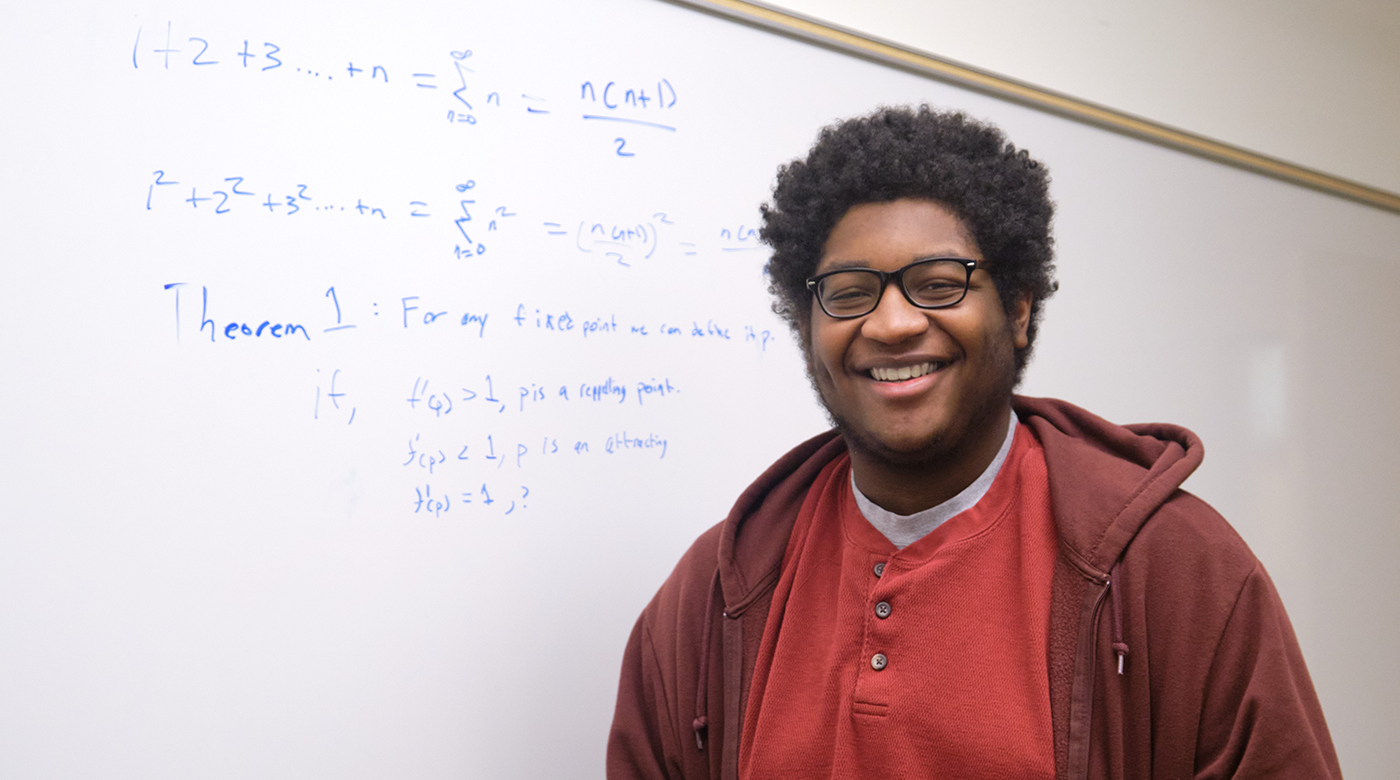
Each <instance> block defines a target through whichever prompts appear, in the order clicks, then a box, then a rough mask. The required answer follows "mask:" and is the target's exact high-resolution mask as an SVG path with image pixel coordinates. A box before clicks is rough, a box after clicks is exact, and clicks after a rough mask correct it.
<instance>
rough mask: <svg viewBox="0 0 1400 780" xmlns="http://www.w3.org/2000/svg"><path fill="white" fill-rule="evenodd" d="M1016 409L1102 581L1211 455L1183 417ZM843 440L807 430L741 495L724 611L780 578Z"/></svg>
mask: <svg viewBox="0 0 1400 780" xmlns="http://www.w3.org/2000/svg"><path fill="white" fill-rule="evenodd" d="M1012 408H1013V409H1014V410H1015V412H1016V415H1017V417H1018V418H1019V419H1020V421H1021V422H1022V423H1023V424H1025V425H1026V426H1028V427H1029V428H1030V429H1031V431H1032V432H1033V433H1034V434H1035V435H1036V438H1038V439H1039V440H1040V444H1041V446H1042V447H1043V448H1044V450H1045V460H1046V465H1047V468H1048V474H1049V479H1050V502H1051V507H1052V510H1053V512H1054V517H1055V525H1056V528H1057V529H1058V533H1059V536H1060V546H1061V549H1062V550H1063V552H1064V554H1065V557H1066V559H1067V560H1068V561H1069V562H1070V563H1071V565H1073V566H1074V567H1075V568H1077V569H1078V570H1079V571H1080V572H1081V573H1082V574H1084V575H1085V576H1086V577H1089V578H1091V579H1094V580H1096V581H1100V582H1103V581H1106V580H1107V579H1108V576H1109V572H1110V571H1111V570H1112V569H1113V566H1114V564H1115V563H1116V562H1117V561H1118V559H1119V557H1121V556H1122V554H1123V551H1124V550H1125V549H1127V546H1128V544H1129V543H1130V542H1131V541H1132V540H1133V537H1134V536H1136V535H1137V533H1138V531H1139V530H1140V529H1141V528H1142V526H1143V524H1144V523H1145V522H1147V520H1148V518H1150V517H1151V516H1152V514H1153V512H1155V511H1156V509H1157V508H1158V507H1159V506H1160V505H1161V504H1162V503H1163V502H1165V501H1166V500H1167V499H1168V498H1169V497H1170V496H1171V495H1172V493H1173V492H1174V491H1176V490H1177V489H1178V488H1179V487H1180V486H1181V483H1182V482H1183V481H1185V479H1186V478H1187V477H1188V476H1190V475H1191V473H1192V472H1193V471H1195V470H1196V467H1197V466H1199V465H1200V463H1201V459H1202V457H1203V456H1204V450H1203V448H1202V445H1201V441H1200V439H1198V438H1197V437H1196V435H1195V434H1194V433H1192V432H1191V431H1189V430H1187V429H1185V428H1182V427H1180V426H1176V425H1168V424H1165V423H1145V424H1137V425H1127V426H1121V425H1115V424H1113V423H1110V422H1108V421H1107V420H1104V419H1103V418H1101V417H1098V416H1096V415H1094V414H1091V413H1089V412H1087V411H1085V410H1083V409H1080V408H1079V407H1077V406H1074V405H1073V404H1069V403H1066V402H1064V401H1059V400H1055V399H1050V398H1030V397H1024V396H1015V397H1014V398H1013V399H1012ZM845 448H846V447H845V442H844V441H843V440H842V439H841V437H840V435H839V434H838V433H837V432H836V431H827V432H826V433H823V434H821V435H819V436H816V437H814V438H812V439H809V440H808V441H805V442H803V443H802V444H800V445H798V446H797V447H795V448H794V449H793V450H792V451H790V452H788V453H787V454H786V455H784V456H783V457H782V458H780V459H779V460H778V461H777V462H776V463H774V464H773V465H772V466H771V467H769V468H768V470H767V471H765V472H764V473H763V474H762V475H761V476H760V477H759V478H758V479H757V480H755V481H754V483H753V484H752V485H750V486H749V488H748V489H747V490H745V491H744V493H743V494H742V495H740V497H739V500H738V501H737V502H735V504H734V508H733V509H732V510H731V511H730V513H729V516H728V517H726V518H725V521H724V523H723V525H722V527H721V531H720V542H719V584H720V587H721V590H722V593H723V596H724V604H725V612H726V614H728V615H730V616H731V617H737V616H738V615H740V614H742V613H743V611H744V610H745V609H747V607H748V606H749V605H750V604H751V603H752V602H753V601H754V600H755V599H756V598H757V597H758V596H760V595H761V594H762V593H763V592H764V591H765V590H766V589H767V588H768V587H769V586H770V585H771V584H772V583H774V582H775V581H776V580H777V577H778V574H779V572H780V570H781V568H782V562H783V553H784V551H785V550H786V549H787V541H788V536H789V535H790V533H791V531H792V524H793V521H794V520H795V519H796V517H797V513H798V509H799V508H800V507H801V505H802V501H803V500H804V499H805V497H806V495H807V489H808V488H809V487H811V485H812V483H813V482H814V481H815V480H816V478H817V475H818V474H820V473H821V470H822V468H824V467H825V466H826V465H827V464H828V463H830V462H831V461H832V460H833V459H835V458H836V457H837V456H839V455H840V454H841V453H842V452H844V451H845ZM1086 475H1092V478H1091V479H1086V478H1085V477H1086Z"/></svg>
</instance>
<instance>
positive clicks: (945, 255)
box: [812, 252, 986, 273]
mask: <svg viewBox="0 0 1400 780" xmlns="http://www.w3.org/2000/svg"><path fill="white" fill-rule="evenodd" d="M937 259H956V260H977V258H975V257H964V256H963V255H960V254H958V253H957V252H934V253H932V254H927V255H919V256H918V257H915V258H913V259H912V260H910V261H909V262H907V263H905V264H904V265H912V264H914V263H917V262H920V261H921V260H937ZM822 262H823V261H821V260H818V261H817V267H816V268H814V269H813V270H812V272H813V273H827V272H828V271H845V270H847V269H851V268H867V269H871V270H874V268H873V267H872V266H871V265H870V261H869V260H832V261H831V264H830V265H828V266H827V267H826V268H825V269H822ZM977 262H978V264H979V265H980V264H981V263H984V262H986V261H985V260H977ZM900 267H901V268H903V267H904V266H900ZM818 269H821V270H818Z"/></svg>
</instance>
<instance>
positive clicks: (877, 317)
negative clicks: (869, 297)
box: [860, 279, 929, 344]
mask: <svg viewBox="0 0 1400 780" xmlns="http://www.w3.org/2000/svg"><path fill="white" fill-rule="evenodd" d="M928 329H929V321H928V316H927V314H926V313H925V312H924V310H923V309H920V308H917V307H915V306H914V305H913V304H911V303H909V301H908V299H906V298H905V297H904V293H902V292H900V290H899V285H898V284H897V283H896V282H895V280H893V279H891V280H890V281H889V282H887V283H886V284H885V289H884V290H883V291H882V293H881V295H880V302H879V303H878V304H876V306H875V311H872V312H870V313H869V314H867V315H865V320H864V321H863V322H862V323H861V327H860V332H861V335H862V336H865V337H866V338H870V339H874V340H875V341H879V342H881V343H883V344H898V343H900V342H902V341H904V340H906V339H910V338H913V337H914V336H917V335H919V334H921V333H923V332H924V331H926V330H928Z"/></svg>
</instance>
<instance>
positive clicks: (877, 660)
mask: <svg viewBox="0 0 1400 780" xmlns="http://www.w3.org/2000/svg"><path fill="white" fill-rule="evenodd" d="M889 664H890V659H888V658H886V657H885V654H884V653H876V654H875V655H874V656H872V657H871V659H870V668H871V669H874V670H875V671H877V672H878V671H880V670H881V669H884V668H885V667H886V666H889Z"/></svg>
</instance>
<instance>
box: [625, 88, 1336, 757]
mask: <svg viewBox="0 0 1400 780" xmlns="http://www.w3.org/2000/svg"><path fill="white" fill-rule="evenodd" d="M1047 184H1048V176H1047V174H1046V172H1045V169H1044V168H1043V167H1042V166H1040V165H1039V164H1038V163H1037V162H1036V161H1034V160H1032V159H1031V158H1030V157H1029V156H1028V155H1027V154H1026V153H1025V152H1021V151H1017V150H1016V149H1015V147H1014V146H1012V145H1011V144H1010V143H1009V142H1007V141H1006V139H1005V138H1004V137H1003V136H1002V135H1001V133H1000V131H998V130H997V129H995V128H993V127H990V126H988V125H984V124H980V123H977V122H975V121H973V120H970V119H968V118H967V117H966V116H964V115H962V114H958V113H939V112H935V111H932V110H930V109H928V108H926V107H925V108H920V109H918V110H909V109H899V108H896V109H885V110H881V111H879V112H876V113H875V114H873V115H871V116H868V117H863V118H859V119H854V120H850V121H847V122H843V123H841V124H839V125H836V126H833V127H830V128H827V129H825V130H824V131H823V132H822V133H821V135H820V137H819V138H818V141H817V143H816V145H815V146H814V147H813V148H812V150H811V152H810V153H809V155H808V156H807V158H806V159H805V160H799V161H794V162H793V163H791V164H789V165H787V166H785V167H784V168H783V169H782V170H781V171H780V172H779V175H778V183H777V185H776V186H775V188H774V192H773V202H772V203H771V204H770V205H768V206H765V207H764V210H763V214H764V228H763V231H762V237H763V239H764V241H766V242H767V243H768V244H769V245H770V246H771V247H772V248H773V255H772V259H771V261H770V262H769V265H768V272H769V276H770V278H771V280H772V285H771V288H770V289H771V290H772V292H773V294H774V296H775V300H776V302H775V304H774V308H775V310H776V311H777V312H778V313H779V314H781V315H782V316H784V317H785V318H786V319H787V320H788V322H789V323H790V324H791V325H792V327H793V330H794V332H795V333H796V335H797V337H798V339H799V341H800V342H801V345H802V347H803V350H804V353H805V355H806V358H807V371H808V375H809V378H810V380H811V382H812V385H813V386H814V388H815V389H816V392H817V395H818V397H819V398H820V399H821V402H822V404H823V405H824V406H825V407H826V410H827V412H828V414H829V415H830V417H831V420H832V422H833V423H834V424H835V430H834V431H831V432H828V433H825V434H822V435H820V436H818V437H816V438H814V439H812V440H810V441H808V442H805V443H803V444H801V445H798V447H797V448H795V449H794V450H792V451H791V452H789V453H788V454H787V455H785V456H784V457H783V458H782V459H780V460H779V461H778V462H777V463H775V464H774V465H773V466H772V467H770V468H769V469H768V471H766V472H765V473H764V474H763V475H762V476H760V477H759V478H758V480H757V481H756V482H755V483H754V484H753V485H752V486H751V487H749V489H748V490H746V491H745V492H744V494H743V495H741V496H740V497H739V500H738V502H737V503H736V504H735V507H734V509H733V510H732V511H731V513H730V515H729V516H728V517H727V518H726V519H725V520H724V521H723V522H722V523H720V524H719V525H717V526H715V527H714V528H713V529H711V530H710V531H708V532H707V533H705V534H704V535H703V536H701V537H700V539H699V540H697V541H696V542H695V544H694V545H693V546H692V547H691V549H690V551H689V552H687V553H686V555H685V556H684V557H683V558H682V560H681V562H680V563H679V564H678V565H677V567H676V570H675V571H674V572H673V573H672V575H671V577H670V578H669V579H668V580H667V581H666V583H665V584H664V585H663V586H662V587H661V590H660V591H659V592H658V593H657V595H656V597H655V598H654V599H653V600H652V602H651V603H650V604H649V605H648V606H647V608H646V610H645V611H644V612H643V614H642V616H641V618H640V619H639V620H638V621H637V625H636V628H635V629H634V631H633V633H632V636H631V639H630V640H629V642H628V646H627V652H626V656H625V658H624V661H623V669H622V679H621V684H620V687H619V692H618V703H617V710H616V714H615V717H614V721H613V728H612V734H611V737H610V740H609V745H608V775H609V777H611V778H713V779H714V780H721V779H726V780H727V779H729V778H743V779H744V780H759V779H760V778H857V777H868V778H886V777H949V778H1008V777H1015V778H1052V777H1054V778H1188V777H1199V778H1215V777H1220V778H1224V777H1234V778H1241V777H1271V778H1273V777H1298V778H1304V777H1306V778H1315V777H1336V776H1340V772H1339V770H1338V766H1337V760H1336V756H1335V755H1334V753H1333V749H1332V743H1331V739H1330V737H1329V736H1328V733H1327V727H1326V724H1325V722H1324V720H1323V717H1322V712H1321V709H1320V708H1319V706H1318V702H1317V698H1316V695H1315V694H1314V692H1313V689H1312V685H1311V682H1310V681H1309V678H1308V673H1307V669H1306V667H1305V666H1304V664H1303V659H1302V656H1301V654H1300V653H1299V650H1298V646H1297V641H1296V640H1295V639H1294V636H1293V631H1292V628H1291V627H1290V625H1289V623H1288V618H1287V616H1286V614H1285V613H1284V610H1283V606H1282V604H1281V603H1280V602H1279V599H1278V596H1277V594H1276V592H1275V590H1274V587H1273V584H1272V583H1271V582H1270V581H1269V578H1268V575H1267V574H1266V573H1265V572H1264V570H1263V568H1262V566H1260V564H1259V562H1258V561H1257V560H1256V559H1255V558H1254V556H1253V555H1252V554H1251V553H1250V551H1249V549H1248V548H1247V547H1246V546H1245V544H1244V542H1243V541H1241V540H1240V538H1239V537H1238V536H1237V535H1236V534H1235V533H1234V531H1233V530H1231V529H1230V527H1229V526H1228V525H1227V524H1226V523H1225V521H1224V520H1223V519H1221V518H1220V517H1219V515H1217V514H1216V513H1215V512H1214V511H1213V510H1212V509H1211V508H1210V507H1209V506H1207V505H1206V504H1204V503H1203V502H1201V501H1200V500H1199V499H1196V498H1195V497H1193V496H1191V495H1190V494H1188V493H1185V492H1183V491H1181V490H1180V489H1179V485H1180V484H1181V482H1182V480H1184V479H1185V478H1186V477H1187V476H1188V475H1189V474H1190V473H1191V472H1192V471H1193V470H1194V469H1195V468H1196V466H1197V465H1198V464H1199V463H1200V462H1201V457H1202V451H1201V445H1200V442H1199V441H1198V440H1197V438H1196V437H1195V436H1194V435H1193V434H1192V433H1191V432H1190V431H1187V430H1185V429H1183V428H1179V427H1176V426H1171V425H1163V424H1151V425H1134V426H1128V427H1120V426H1116V425H1113V424H1111V423H1108V422H1106V421H1104V420H1102V419H1100V418H1098V417H1095V416H1094V415H1092V414H1090V413H1088V412H1086V411H1084V410H1082V409H1079V408H1077V407H1074V406H1072V405H1070V404H1067V403H1064V402H1061V401H1054V400H1048V399H1031V398H1022V397H1017V396H1013V394H1012V393H1013V390H1014V388H1015V387H1016V385H1017V383H1018V382H1019V380H1020V377H1021V374H1022V372H1023V371H1024V369H1025V366H1026V363H1027V361H1028V360H1029V357H1030V351H1031V347H1032V345H1033V343H1034V341H1035V336H1036V330H1037V328H1036V325H1037V321H1038V319H1039V316H1040V313H1041V306H1042V304H1043V302H1044V300H1045V299H1046V298H1047V297H1048V296H1049V295H1050V294H1051V293H1052V292H1053V291H1054V288H1055V285H1054V282H1053V280H1052V276H1053V265H1052V253H1051V238H1050V220H1051V215H1052V212H1053V208H1052V206H1051V204H1050V200H1049V196H1048V189H1047Z"/></svg>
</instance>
